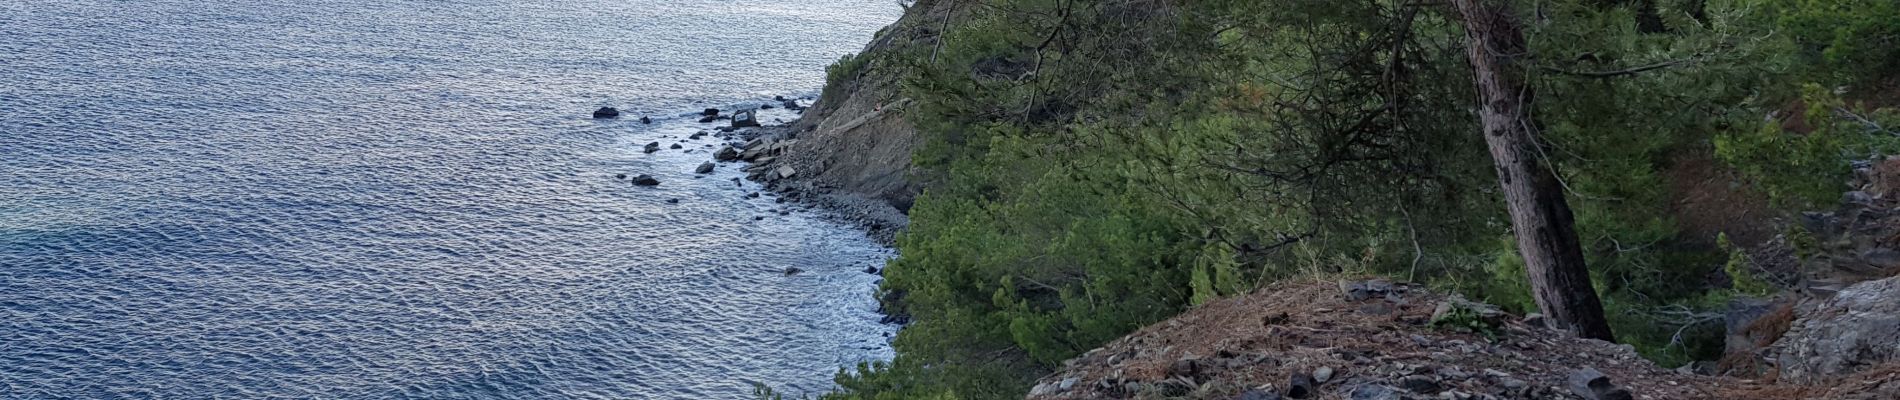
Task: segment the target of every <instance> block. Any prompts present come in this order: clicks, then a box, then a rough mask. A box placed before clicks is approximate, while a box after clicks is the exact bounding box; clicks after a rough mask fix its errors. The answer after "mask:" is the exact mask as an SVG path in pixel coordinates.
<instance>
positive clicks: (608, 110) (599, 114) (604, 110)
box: [594, 107, 620, 119]
mask: <svg viewBox="0 0 1900 400" xmlns="http://www.w3.org/2000/svg"><path fill="white" fill-rule="evenodd" d="M619 117H620V110H615V109H614V108H613V107H601V108H600V109H599V110H594V118H600V119H607V118H619Z"/></svg>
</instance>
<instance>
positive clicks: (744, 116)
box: [732, 110, 759, 128]
mask: <svg viewBox="0 0 1900 400" xmlns="http://www.w3.org/2000/svg"><path fill="white" fill-rule="evenodd" d="M755 126H759V115H758V113H757V112H755V111H751V110H746V111H740V112H739V113H738V114H733V115H732V127H734V128H750V127H755Z"/></svg>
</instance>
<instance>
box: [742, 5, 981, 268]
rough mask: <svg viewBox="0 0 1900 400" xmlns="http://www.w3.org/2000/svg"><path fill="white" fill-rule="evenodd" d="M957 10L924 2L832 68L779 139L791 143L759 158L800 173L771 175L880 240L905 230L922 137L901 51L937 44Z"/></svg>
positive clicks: (766, 163) (781, 186)
mask: <svg viewBox="0 0 1900 400" xmlns="http://www.w3.org/2000/svg"><path fill="white" fill-rule="evenodd" d="M951 8H952V7H951V5H950V4H946V3H944V2H937V1H929V0H926V1H920V2H917V3H916V4H913V5H911V6H910V7H908V8H907V9H906V10H905V12H904V15H903V17H902V18H900V19H899V20H898V21H897V22H895V23H893V24H891V25H890V26H888V27H886V28H884V29H882V30H880V31H878V33H877V35H876V36H875V37H874V38H873V39H872V40H871V41H870V43H868V44H867V45H866V46H865V48H864V50H863V51H861V52H859V53H858V54H853V55H849V56H846V57H844V58H842V59H840V60H839V61H838V63H837V64H835V65H833V66H831V67H830V68H829V69H828V71H827V72H828V73H829V74H828V75H829V78H830V79H828V81H827V83H826V86H825V89H824V92H823V94H822V95H821V96H819V98H818V99H817V100H816V101H815V102H814V103H813V104H812V105H811V107H810V108H808V109H806V110H805V114H804V116H803V117H801V118H800V119H799V120H798V121H797V122H794V123H792V124H791V125H790V126H789V127H786V129H785V133H783V135H782V137H780V138H778V139H780V140H781V142H782V143H784V145H783V146H784V148H783V149H781V151H778V152H777V154H775V157H773V158H771V159H769V160H765V161H764V162H761V163H760V164H761V165H764V166H765V167H764V168H769V169H774V170H776V169H778V168H779V167H786V168H789V169H788V171H796V173H794V174H792V175H790V176H787V177H783V178H782V179H772V178H779V177H767V178H768V179H767V180H771V181H773V182H772V184H773V185H774V187H775V188H777V189H779V190H782V191H786V192H791V193H797V194H796V195H795V196H800V197H801V198H802V199H803V200H806V201H812V202H817V203H820V204H823V205H827V206H829V207H830V208H833V209H836V210H839V211H841V214H843V215H844V216H845V217H846V218H849V219H853V220H856V222H858V223H859V224H860V225H861V226H862V227H864V228H866V229H867V230H868V231H869V232H870V234H871V236H872V237H873V238H877V239H879V240H883V241H885V242H887V243H889V242H890V241H891V240H892V238H893V236H894V235H895V234H896V233H897V232H899V231H901V230H903V229H904V227H906V226H907V225H908V218H907V217H906V214H908V213H909V211H910V208H911V206H912V204H914V203H915V201H916V198H917V196H918V194H919V193H920V192H921V185H920V184H919V183H918V181H917V180H916V179H914V175H913V174H914V173H915V172H916V171H915V169H914V168H912V163H911V155H912V153H913V152H914V151H916V148H917V146H918V145H919V143H920V137H919V135H918V131H917V127H916V126H914V125H913V124H912V123H911V122H910V121H909V120H908V119H906V117H905V113H906V111H908V110H907V109H908V107H909V106H910V105H911V104H912V101H911V100H910V99H908V98H904V97H903V93H902V85H903V82H902V80H903V79H904V78H905V77H906V76H907V74H908V73H909V71H908V66H907V65H906V64H905V63H904V61H903V58H902V57H903V56H906V55H909V54H914V53H915V52H919V51H930V50H931V49H933V48H934V46H935V45H936V44H937V40H938V37H939V36H940V33H941V32H939V30H941V29H942V28H943V27H944V26H943V25H942V21H943V20H944V18H946V16H947V15H949V13H950V12H951Z"/></svg>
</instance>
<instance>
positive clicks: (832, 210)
mask: <svg viewBox="0 0 1900 400" xmlns="http://www.w3.org/2000/svg"><path fill="white" fill-rule="evenodd" d="M814 101H816V99H813V98H810V97H806V98H785V97H776V98H774V99H772V101H770V102H766V103H763V104H760V105H758V106H753V107H744V108H739V109H737V110H731V109H719V108H708V109H705V110H704V111H701V112H700V113H698V114H697V115H696V117H698V118H699V119H698V122H699V123H701V124H708V125H713V126H708V127H707V128H708V129H705V130H701V131H699V132H698V133H694V134H692V135H690V136H687V137H686V138H685V139H687V140H702V139H713V140H715V142H714V143H716V144H715V145H713V146H714V147H713V149H709V150H710V151H708V152H706V154H709V155H708V159H707V160H706V161H704V162H703V163H701V164H699V165H698V166H697V167H696V168H694V173H696V174H707V173H711V172H712V171H713V170H715V169H716V168H717V167H718V165H720V164H742V165H743V166H741V167H739V168H741V169H742V170H743V171H745V172H746V179H749V180H752V181H756V182H759V183H760V184H762V185H763V186H764V188H765V191H766V192H770V193H772V194H775V195H776V199H775V200H776V201H778V202H780V203H785V204H786V205H785V207H782V208H780V209H779V211H778V212H779V213H780V214H789V213H791V212H792V211H793V210H809V211H814V212H816V213H817V215H819V216H820V217H821V218H823V219H826V220H830V221H833V222H839V223H844V224H847V225H851V226H854V227H857V228H859V229H862V230H863V231H864V232H865V233H866V234H867V235H868V236H869V237H870V238H872V239H873V240H875V241H877V242H878V243H881V244H883V245H886V246H890V245H893V244H894V243H893V242H894V240H895V238H896V235H897V233H898V232H901V231H902V230H903V229H904V227H906V226H907V225H908V224H909V218H908V217H907V216H906V215H905V214H904V210H901V209H899V208H898V205H896V204H894V203H893V202H892V201H890V200H889V199H884V198H877V196H874V195H868V194H865V193H861V192H857V191H853V190H849V188H847V187H846V185H843V184H840V183H837V182H834V181H832V180H828V179H825V178H826V176H825V175H826V174H825V172H827V169H826V168H825V167H826V166H825V165H822V163H814V162H813V161H812V160H814V159H815V158H814V157H812V155H811V154H807V153H808V152H811V151H815V150H819V149H824V148H823V147H819V146H810V145H801V142H803V141H805V140H807V139H808V138H810V137H811V136H812V135H813V134H814V132H815V131H817V130H818V129H819V127H820V124H814V123H806V122H807V121H805V119H804V118H803V116H804V113H805V111H806V110H808V109H811V108H812V106H811V104H812V103H813V102H814ZM609 110H613V109H612V108H603V109H602V111H597V112H596V113H595V117H596V118H614V117H618V116H619V114H618V112H617V111H615V112H612V113H611V114H612V115H611V116H603V114H606V113H608V111H609ZM764 110H784V111H790V112H791V113H793V115H795V116H797V117H794V118H776V119H774V120H773V121H763V120H762V119H763V117H761V115H760V114H761V111H764ZM777 114H780V115H783V114H785V113H784V112H778V113H777ZM641 119H642V121H643V122H646V121H649V119H648V117H641ZM664 149H666V147H665V146H664V145H663V144H662V143H661V142H658V141H655V142H652V143H647V144H646V145H645V146H643V147H642V149H641V151H643V152H646V153H654V152H659V151H662V150H664ZM671 149H673V150H681V149H682V146H680V145H678V144H674V145H672V147H671ZM694 150H695V149H685V150H684V151H686V152H689V153H690V152H693V151H694ZM903 150H904V152H905V153H904V154H903V157H904V159H905V160H906V161H907V160H908V158H909V154H908V150H909V149H908V147H906V148H904V149H903ZM833 167H835V168H834V170H832V171H836V170H837V169H836V168H843V169H850V168H851V166H845V165H834V166H833ZM619 178H620V179H629V180H631V181H632V182H633V183H634V184H635V185H638V186H657V185H660V184H661V182H659V181H658V180H657V179H655V178H653V177H651V176H649V175H644V174H642V175H638V176H631V177H629V176H625V175H622V176H620V177H619ZM734 180H735V181H736V180H737V178H735V179H734ZM735 183H737V182H735ZM747 196H748V197H760V193H749V194H747ZM906 201H908V199H906ZM904 205H906V206H907V205H908V204H907V203H906V204H904Z"/></svg>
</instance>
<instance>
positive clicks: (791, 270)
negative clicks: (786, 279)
mask: <svg viewBox="0 0 1900 400" xmlns="http://www.w3.org/2000/svg"><path fill="white" fill-rule="evenodd" d="M800 272H805V270H804V269H801V268H798V267H785V275H786V276H792V275H797V274H798V273H800Z"/></svg>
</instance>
